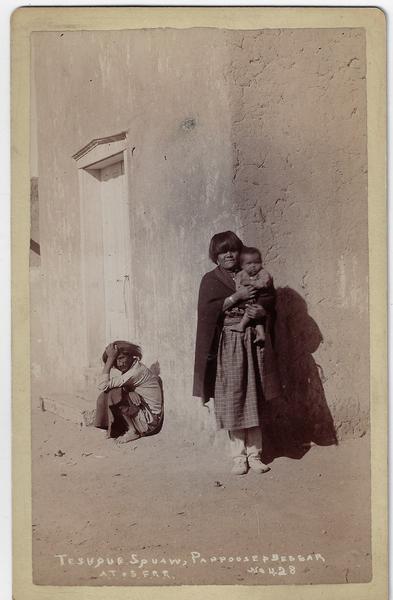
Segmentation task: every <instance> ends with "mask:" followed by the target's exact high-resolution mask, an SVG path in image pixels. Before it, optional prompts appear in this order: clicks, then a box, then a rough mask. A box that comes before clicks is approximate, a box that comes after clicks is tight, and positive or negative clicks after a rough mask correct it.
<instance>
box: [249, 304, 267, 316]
mask: <svg viewBox="0 0 393 600" xmlns="http://www.w3.org/2000/svg"><path fill="white" fill-rule="evenodd" d="M246 315H247V317H249V318H250V319H262V318H263V317H266V310H265V309H264V308H263V306H259V304H247V306H246Z"/></svg>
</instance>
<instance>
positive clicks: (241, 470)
mask: <svg viewBox="0 0 393 600" xmlns="http://www.w3.org/2000/svg"><path fill="white" fill-rule="evenodd" d="M247 471H248V466H247V459H246V457H245V456H237V457H236V458H234V459H233V467H232V470H231V473H233V475H245V474H246V473H247Z"/></svg>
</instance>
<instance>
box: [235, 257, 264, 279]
mask: <svg viewBox="0 0 393 600" xmlns="http://www.w3.org/2000/svg"><path fill="white" fill-rule="evenodd" d="M240 264H241V268H242V269H243V271H246V273H247V274H248V275H249V276H250V277H254V275H256V274H257V273H259V271H260V270H261V269H262V261H261V259H260V258H259V255H258V254H243V256H242V257H241V263H240Z"/></svg>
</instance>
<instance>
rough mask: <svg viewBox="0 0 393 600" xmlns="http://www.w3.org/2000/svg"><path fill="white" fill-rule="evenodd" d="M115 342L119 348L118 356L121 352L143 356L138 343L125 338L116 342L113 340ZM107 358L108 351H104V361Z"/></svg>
mask: <svg viewBox="0 0 393 600" xmlns="http://www.w3.org/2000/svg"><path fill="white" fill-rule="evenodd" d="M113 344H114V345H115V346H117V348H118V350H119V354H118V356H119V355H120V354H126V355H128V356H133V357H135V358H139V359H141V358H142V349H141V348H140V347H139V346H137V345H136V344H131V342H124V341H123V340H117V341H116V342H113ZM107 359H108V355H107V353H106V352H104V354H103V355H102V361H103V362H104V363H106V361H107Z"/></svg>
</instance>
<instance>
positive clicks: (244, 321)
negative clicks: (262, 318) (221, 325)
mask: <svg viewBox="0 0 393 600" xmlns="http://www.w3.org/2000/svg"><path fill="white" fill-rule="evenodd" d="M250 321H251V319H250V317H247V315H246V314H244V316H243V317H242V320H241V321H240V323H238V324H237V325H232V327H231V331H240V332H243V331H245V330H246V327H247V325H248V324H249V322H250Z"/></svg>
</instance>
